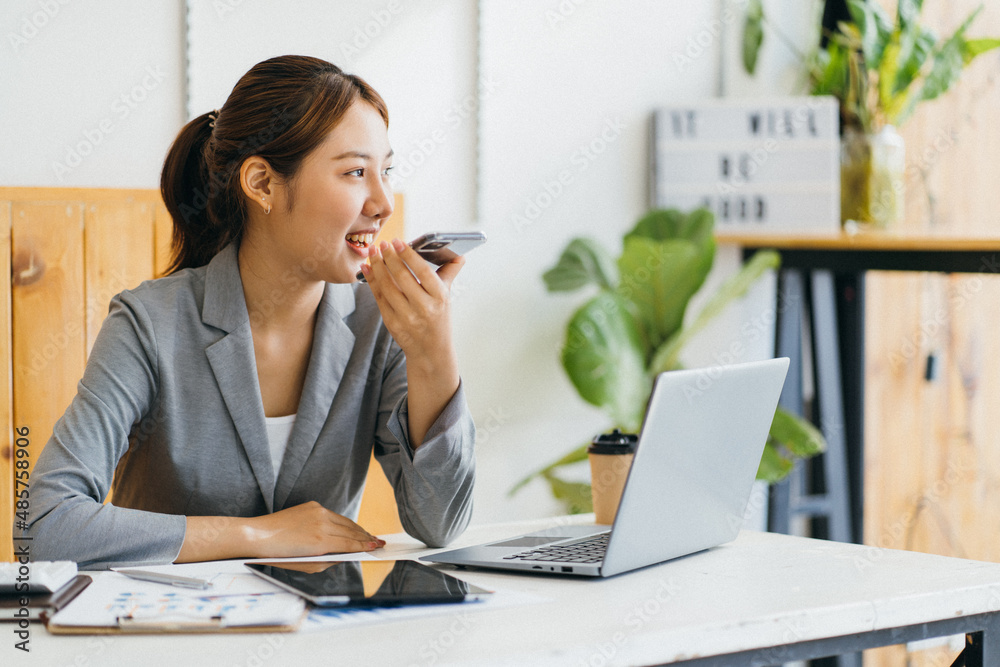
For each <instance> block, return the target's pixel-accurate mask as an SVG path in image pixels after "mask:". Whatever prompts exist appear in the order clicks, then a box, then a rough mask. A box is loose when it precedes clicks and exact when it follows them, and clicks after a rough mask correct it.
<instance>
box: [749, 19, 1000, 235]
mask: <svg viewBox="0 0 1000 667" xmlns="http://www.w3.org/2000/svg"><path fill="white" fill-rule="evenodd" d="M922 6H923V0H899V3H898V6H897V10H896V17H895V19H892V18H890V16H889V15H888V14H887V13H886V12H885V10H883V9H882V7H881V5H880V4H879V3H878V1H877V0H847V1H846V4H845V2H844V0H826V2H825V12H824V13H823V18H822V19H820V21H821V31H820V35H821V38H820V43H819V45H818V46H817V47H816V49H814V50H813V51H812V52H811V53H809V54H801V53H799V52H798V51H796V53H797V54H798V56H799V58H800V59H801V61H802V63H803V65H804V66H805V71H806V75H807V76H808V88H809V92H810V93H811V94H813V95H833V96H834V97H836V98H837V100H839V102H840V112H841V113H840V115H841V130H842V150H841V218H842V220H843V221H844V222H847V221H852V220H853V221H857V222H860V223H866V224H869V225H872V226H874V227H879V228H885V227H888V226H890V225H891V224H893V223H896V222H898V221H900V220H901V219H902V215H903V207H902V195H903V186H904V182H903V179H904V171H905V152H904V143H903V139H902V137H901V136H900V135H899V134H898V133H897V132H896V128H898V127H900V126H901V125H902V123H903V122H905V121H906V119H907V118H908V117H909V116H910V115H911V114H912V113H913V110H914V109H915V108H916V106H917V105H918V104H919V103H921V102H925V101H928V100H933V99H935V98H936V97H939V96H940V95H942V94H943V93H945V92H946V91H947V90H948V89H949V88H950V87H951V86H952V84H954V83H955V82H956V81H957V80H958V78H959V76H960V75H961V73H962V70H963V68H964V67H965V66H966V65H968V64H969V63H970V62H972V60H973V59H975V58H976V57H977V56H979V55H981V54H983V53H986V52H987V51H990V50H991V49H994V48H997V47H998V46H1000V39H997V38H982V39H970V38H968V37H966V32H967V30H968V28H969V26H970V25H971V24H972V22H973V21H974V20H975V18H976V17H977V16H978V15H979V13H980V11H982V6H980V7H979V8H978V9H976V10H975V11H973V12H972V13H971V14H969V16H968V17H966V19H965V20H964V21H963V22H962V23H961V25H959V27H958V28H957V29H956V30H955V32H954V33H952V35H951V36H950V37H946V38H939V37H938V35H937V34H935V33H934V32H933V31H932V30H930V29H929V28H927V27H926V26H924V25H921V23H920V22H919V18H920V11H921V9H922ZM816 14H817V16H819V15H820V14H819V12H817V13H816ZM838 15H840V18H843V19H844V20H837V16H838ZM824 26H832V27H824ZM765 27H767V28H768V29H769V30H772V31H774V32H775V34H777V35H778V36H780V37H781V39H782V40H783V41H784V42H785V43H786V44H789V45H790V48H792V49H794V48H795V47H794V46H791V40H789V39H788V38H787V37H785V36H784V35H782V34H781V32H780V31H779V30H777V29H776V28H775V27H774V26H772V25H771V24H770V23H769V21H768V19H767V16H766V15H765V14H764V10H763V5H762V0H750V3H749V6H748V11H747V18H746V23H745V25H744V31H743V66H744V68H745V69H746V71H747V72H748V73H750V74H753V73H754V71H755V70H756V66H757V57H758V55H759V52H760V48H761V45H762V44H763V41H764V33H765Z"/></svg>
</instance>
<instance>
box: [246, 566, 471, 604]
mask: <svg viewBox="0 0 1000 667" xmlns="http://www.w3.org/2000/svg"><path fill="white" fill-rule="evenodd" d="M246 566H247V567H248V568H250V571H251V572H253V573H255V574H257V575H259V576H261V577H263V578H265V579H267V580H268V581H271V582H273V583H275V584H277V585H279V586H281V587H282V588H284V589H286V590H290V591H292V592H294V593H298V594H299V595H301V596H302V597H304V598H306V599H307V600H309V601H310V602H312V603H313V604H316V605H319V606H346V605H350V606H393V605H404V604H433V603H441V602H463V601H466V600H478V599H481V598H482V597H483V596H484V595H488V594H489V593H490V591H487V590H484V589H482V588H479V587H477V586H473V585H472V584H469V583H467V582H465V581H462V580H461V579H457V578H455V577H453V576H451V575H449V574H446V573H444V572H439V571H438V570H436V569H434V568H433V567H430V566H428V565H424V564H423V563H418V562H416V561H412V560H396V561H390V560H382V561H375V560H365V561H334V562H330V561H284V562H258V563H246Z"/></svg>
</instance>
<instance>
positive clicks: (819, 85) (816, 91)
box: [811, 42, 850, 100]
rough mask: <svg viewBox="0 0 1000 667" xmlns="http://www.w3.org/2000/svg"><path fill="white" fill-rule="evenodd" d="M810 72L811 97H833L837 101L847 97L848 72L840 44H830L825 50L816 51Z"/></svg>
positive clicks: (844, 53)
mask: <svg viewBox="0 0 1000 667" xmlns="http://www.w3.org/2000/svg"><path fill="white" fill-rule="evenodd" d="M812 71H813V80H812V91H811V92H812V94H813V95H833V96H834V97H836V98H837V99H838V100H843V99H844V98H845V97H846V96H847V86H848V81H847V78H848V75H849V73H850V72H849V66H848V61H847V52H846V51H845V50H844V47H842V46H841V45H840V44H838V43H836V42H830V43H829V45H828V46H827V48H826V50H819V51H817V52H816V56H815V61H814V63H813V66H812Z"/></svg>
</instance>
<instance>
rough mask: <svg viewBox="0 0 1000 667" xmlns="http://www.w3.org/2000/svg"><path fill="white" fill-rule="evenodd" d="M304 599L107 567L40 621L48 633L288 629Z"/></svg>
mask: <svg viewBox="0 0 1000 667" xmlns="http://www.w3.org/2000/svg"><path fill="white" fill-rule="evenodd" d="M307 615H308V610H307V609H306V605H305V601H304V600H303V599H302V598H300V597H299V596H297V595H293V594H291V593H284V592H273V591H272V592H260V593H240V594H236V595H217V594H213V593H211V592H204V591H191V590H182V589H178V588H176V587H172V586H165V585H163V584H155V583H148V582H141V581H134V580H130V579H127V578H125V577H124V576H117V575H115V574H112V573H108V574H105V575H102V576H98V577H95V578H94V582H93V583H92V584H91V585H90V586H88V587H87V589H86V590H84V591H83V592H82V593H80V595H78V596H77V597H76V599H75V600H73V602H72V603H71V604H69V605H68V606H66V607H64V608H63V609H61V610H60V611H59V612H57V613H56V614H54V615H53V616H52V617H51V618H50V619H49V621H48V623H47V624H46V628H47V630H48V631H49V632H51V633H52V634H65V635H81V634H101V635H105V634H177V633H184V634H188V633H194V634H206V633H219V632H293V631H295V630H297V629H298V627H299V625H300V624H301V623H302V621H303V619H304V618H305V617H306V616H307Z"/></svg>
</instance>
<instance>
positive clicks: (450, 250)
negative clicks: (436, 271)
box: [358, 232, 486, 282]
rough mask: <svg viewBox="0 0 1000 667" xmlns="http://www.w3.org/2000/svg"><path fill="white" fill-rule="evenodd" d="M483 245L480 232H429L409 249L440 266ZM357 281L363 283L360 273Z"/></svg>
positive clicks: (363, 278)
mask: <svg viewBox="0 0 1000 667" xmlns="http://www.w3.org/2000/svg"><path fill="white" fill-rule="evenodd" d="M484 243H486V234H483V233H482V232H431V233H430V234H424V235H423V236H421V237H419V238H416V239H414V240H413V241H410V247H411V248H413V249H414V250H416V251H417V254H418V255H420V256H421V257H423V258H424V259H426V260H427V261H428V262H430V263H431V264H437V265H438V266H440V265H442V264H447V263H448V262H450V261H451V260H453V259H455V258H456V257H458V256H459V255H464V254H465V253H467V252H469V251H470V250H472V249H473V248H475V247H477V246H481V245H482V244H484ZM358 280H360V281H361V282H365V276H364V274H363V273H361V272H360V271H358Z"/></svg>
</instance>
